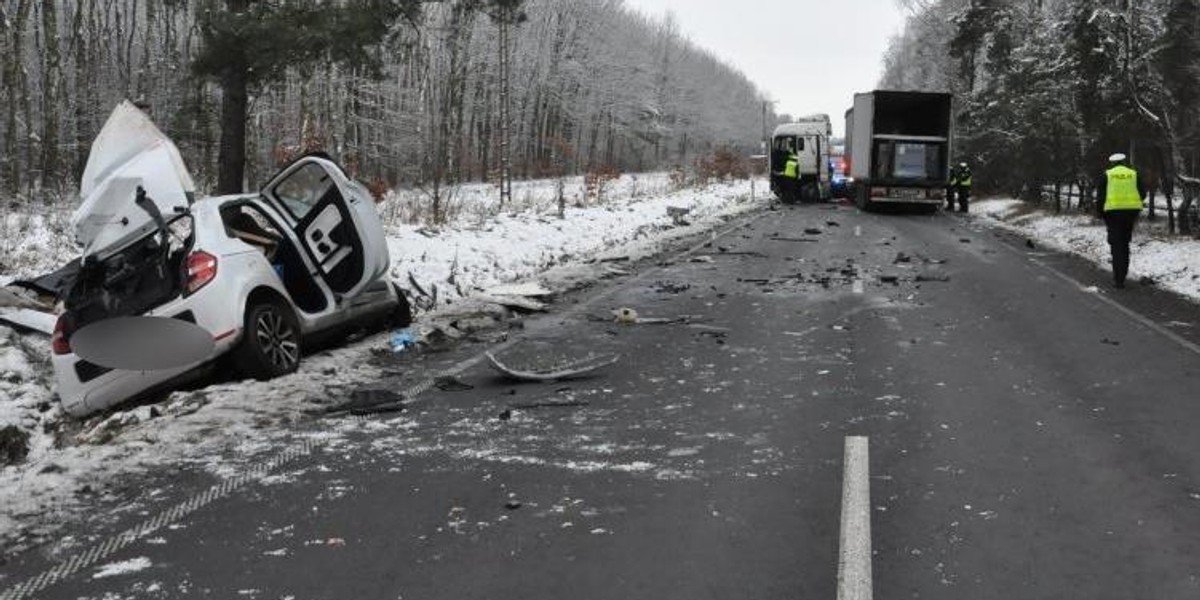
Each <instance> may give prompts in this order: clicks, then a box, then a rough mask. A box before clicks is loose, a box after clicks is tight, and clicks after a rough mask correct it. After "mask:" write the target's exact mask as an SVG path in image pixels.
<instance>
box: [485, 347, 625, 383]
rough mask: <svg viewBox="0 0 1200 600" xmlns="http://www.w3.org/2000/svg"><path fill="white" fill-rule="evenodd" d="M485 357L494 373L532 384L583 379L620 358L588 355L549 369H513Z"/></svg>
mask: <svg viewBox="0 0 1200 600" xmlns="http://www.w3.org/2000/svg"><path fill="white" fill-rule="evenodd" d="M486 355H487V359H488V362H490V363H491V365H492V368H493V369H495V370H496V371H499V372H500V373H501V374H503V375H505V376H506V377H509V378H510V379H516V380H518V381H533V382H542V381H559V380H563V379H573V378H576V377H583V376H586V375H590V374H591V373H593V372H595V371H597V370H599V369H602V368H604V367H608V366H611V365H614V364H616V363H617V361H619V360H621V356H620V355H619V354H601V355H589V356H585V357H583V358H581V359H577V360H572V361H567V362H564V363H560V364H557V365H551V366H549V367H541V368H530V367H526V368H514V367H511V366H509V365H506V364H504V363H503V362H501V361H500V359H498V358H496V355H495V354H492V353H491V352H487V353H486Z"/></svg>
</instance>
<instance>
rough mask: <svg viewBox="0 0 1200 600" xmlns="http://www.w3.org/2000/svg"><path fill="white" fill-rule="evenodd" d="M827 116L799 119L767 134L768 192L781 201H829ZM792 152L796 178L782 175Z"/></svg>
mask: <svg viewBox="0 0 1200 600" xmlns="http://www.w3.org/2000/svg"><path fill="white" fill-rule="evenodd" d="M831 137H833V125H832V123H831V122H830V120H829V115H823V114H820V115H812V116H808V117H801V118H799V119H797V120H796V121H795V122H793V123H785V124H783V125H780V126H778V127H776V128H775V132H774V133H773V134H772V135H771V149H770V150H771V151H770V153H769V156H770V160H771V171H770V172H771V191H772V192H774V193H775V196H776V197H777V198H779V199H780V200H783V201H784V202H793V201H796V200H804V201H808V202H815V201H818V200H828V199H829V198H830V170H829V156H830V154H829V151H830V145H829V140H830V138H831ZM793 152H794V153H796V157H797V162H798V165H797V173H796V177H795V178H793V177H788V176H785V174H784V170H785V167H786V165H787V160H788V155H789V154H791V153H793Z"/></svg>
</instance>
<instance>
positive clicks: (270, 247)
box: [221, 202, 328, 313]
mask: <svg viewBox="0 0 1200 600" xmlns="http://www.w3.org/2000/svg"><path fill="white" fill-rule="evenodd" d="M221 220H222V221H223V222H224V223H225V233H226V234H227V235H229V237H231V238H235V239H239V240H241V241H243V242H245V243H247V244H249V245H251V246H253V247H255V248H257V249H258V250H260V251H261V252H262V253H263V256H265V257H266V258H267V261H268V262H270V263H271V266H272V267H274V268H275V273H276V274H277V275H279V279H280V281H282V282H283V287H284V289H286V290H287V292H288V294H289V295H290V296H291V297H292V301H293V302H295V303H296V307H297V308H299V309H300V310H302V311H304V312H306V313H316V312H320V311H322V310H325V307H326V306H328V300H327V299H326V297H325V293H324V292H323V291H322V290H321V288H320V287H319V286H317V284H316V282H315V281H314V280H313V277H312V275H310V274H309V272H308V267H307V266H306V265H305V264H304V260H303V259H302V258H301V255H300V252H299V251H298V250H297V248H296V245H295V244H293V243H292V242H291V240H290V239H289V238H288V237H287V236H285V235H283V233H282V232H281V229H280V228H279V227H277V226H276V225H275V224H274V223H273V222H272V221H271V219H270V217H268V216H267V215H266V214H265V213H263V212H262V210H260V209H259V208H257V207H255V206H254V205H253V204H250V203H247V202H241V203H235V204H232V205H229V206H223V207H221Z"/></svg>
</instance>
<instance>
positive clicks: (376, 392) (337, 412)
mask: <svg viewBox="0 0 1200 600" xmlns="http://www.w3.org/2000/svg"><path fill="white" fill-rule="evenodd" d="M405 408H406V402H405V400H404V396H403V395H401V394H399V393H397V392H394V391H392V390H386V389H379V388H365V389H359V390H354V391H353V392H350V399H349V400H347V401H345V402H342V403H341V404H335V405H333V406H329V407H326V408H324V409H322V410H320V411H319V413H318V414H320V415H322V416H326V417H344V416H347V415H349V416H355V417H361V416H366V415H377V414H383V413H391V412H400V411H402V410H404V409H405Z"/></svg>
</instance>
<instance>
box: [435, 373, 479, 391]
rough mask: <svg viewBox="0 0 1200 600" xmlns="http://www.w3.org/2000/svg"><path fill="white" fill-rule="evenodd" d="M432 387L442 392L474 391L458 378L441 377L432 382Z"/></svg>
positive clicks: (471, 386)
mask: <svg viewBox="0 0 1200 600" xmlns="http://www.w3.org/2000/svg"><path fill="white" fill-rule="evenodd" d="M433 386H434V387H436V388H437V389H439V390H441V391H443V392H466V391H469V390H473V389H475V386H473V385H471V384H469V383H463V382H462V381H461V380H460V379H459V378H457V377H453V376H450V375H443V376H441V377H438V378H437V379H434V380H433Z"/></svg>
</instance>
